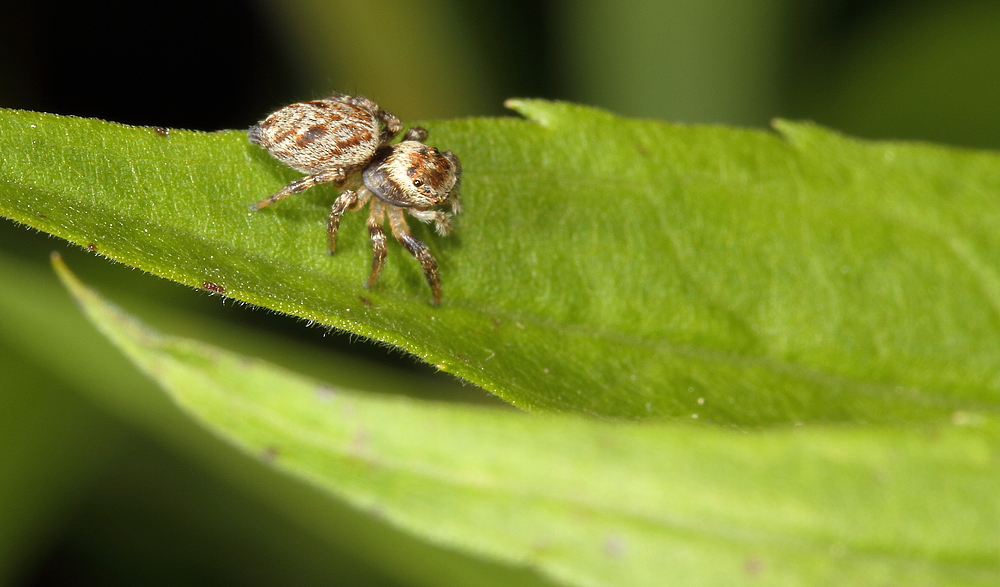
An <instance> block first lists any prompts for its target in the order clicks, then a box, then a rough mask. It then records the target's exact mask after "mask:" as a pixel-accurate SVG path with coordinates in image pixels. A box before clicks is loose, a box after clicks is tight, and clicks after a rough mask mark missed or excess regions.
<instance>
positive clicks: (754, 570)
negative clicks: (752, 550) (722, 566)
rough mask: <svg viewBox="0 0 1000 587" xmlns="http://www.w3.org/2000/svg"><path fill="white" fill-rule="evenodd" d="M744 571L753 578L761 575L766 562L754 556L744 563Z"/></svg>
mask: <svg viewBox="0 0 1000 587" xmlns="http://www.w3.org/2000/svg"><path fill="white" fill-rule="evenodd" d="M743 570H744V571H745V572H746V574H748V575H750V576H751V577H754V576H756V575H759V574H760V573H761V571H763V570H764V561H762V560H760V559H759V558H757V557H755V556H752V557H750V558H748V559H747V560H745V561H743Z"/></svg>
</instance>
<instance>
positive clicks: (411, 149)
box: [247, 94, 462, 305]
mask: <svg viewBox="0 0 1000 587" xmlns="http://www.w3.org/2000/svg"><path fill="white" fill-rule="evenodd" d="M401 128H402V125H401V124H400V122H399V119H398V118H396V117H395V116H394V115H393V114H392V113H390V112H388V111H386V110H382V109H381V108H380V107H379V106H378V105H377V104H375V102H372V101H371V100H369V99H368V98H365V97H363V96H344V95H341V94H334V95H333V96H331V97H330V98H327V99H325V100H313V101H311V102H302V103H298V104H292V105H291V106H286V107H285V108H282V109H281V110H278V111H277V112H275V113H273V114H271V115H270V116H268V117H267V118H266V119H264V120H263V121H262V122H261V123H260V124H258V125H256V126H253V127H251V128H250V130H249V132H248V133H247V138H248V139H249V140H250V142H251V143H254V144H256V145H260V146H262V147H264V148H265V149H267V151H268V152H269V153H270V154H271V155H272V156H273V157H274V158H275V159H277V160H279V161H281V162H282V163H285V164H286V165H288V166H290V167H292V168H293V169H296V170H297V171H300V172H302V173H306V174H308V175H306V176H305V177H303V178H301V179H297V180H295V181H293V182H291V183H289V184H288V185H286V186H285V187H283V188H282V189H280V190H278V191H277V192H275V193H274V194H272V195H271V196H269V197H267V198H264V199H263V200H260V201H259V202H257V203H256V204H254V205H253V206H251V208H252V209H254V210H259V209H261V208H264V207H267V206H269V205H271V204H273V203H274V202H277V201H278V200H281V199H284V198H286V197H288V196H290V195H292V194H296V193H299V192H302V191H305V190H307V189H309V188H311V187H313V186H315V185H318V184H320V183H326V182H332V183H333V184H334V185H336V186H338V187H341V186H344V185H346V184H348V183H349V182H350V183H351V187H350V189H346V190H344V191H343V192H342V193H341V195H340V196H339V197H338V198H337V199H336V201H335V202H334V203H333V207H332V208H331V210H330V215H329V218H328V219H327V234H328V240H329V248H330V253H331V254H332V253H333V252H334V251H336V249H337V231H338V229H339V227H340V218H341V216H343V214H344V213H345V212H347V211H355V210H359V209H361V208H363V207H364V206H365V205H367V204H369V203H370V205H371V209H370V212H369V215H368V223H367V224H368V233H369V237H370V238H371V244H372V251H373V258H372V268H371V273H370V274H369V277H368V281H367V283H366V286H367V287H371V286H372V285H374V284H375V282H376V281H377V280H378V277H379V275H380V274H381V273H382V267H383V266H384V264H385V257H386V246H385V240H386V238H385V232H384V231H383V228H382V227H383V224H384V222H385V217H386V216H388V217H389V227H390V229H391V230H392V234H393V236H394V237H395V238H396V240H398V241H399V242H400V244H402V245H403V247H404V248H405V249H406V250H407V251H409V252H410V254H411V255H413V256H414V257H415V258H416V259H417V260H418V261H419V262H420V266H421V268H422V269H423V272H424V276H425V277H426V278H427V283H428V284H429V285H430V287H431V292H432V293H433V295H434V304H435V305H436V304H438V303H440V301H441V278H440V275H439V273H438V267H437V261H435V259H434V257H433V256H432V255H431V253H430V250H429V249H428V248H427V245H425V244H424V243H422V242H421V241H420V240H419V239H417V238H416V237H415V236H413V233H412V232H410V229H409V226H407V224H406V219H405V217H404V214H403V212H404V211H405V212H407V213H409V214H410V215H411V216H413V217H414V218H416V219H418V220H420V221H422V222H433V223H434V227H435V229H436V230H437V232H438V234H441V235H447V234H448V233H449V232H450V230H451V216H452V214H457V213H459V212H460V211H461V206H460V203H459V200H458V194H457V193H456V192H455V188H456V186H457V185H458V180H459V178H460V177H461V174H462V168H461V164H460V163H459V161H458V157H456V156H455V154H454V153H452V152H451V151H445V152H443V153H442V152H440V151H438V150H437V149H435V148H434V147H428V146H427V145H425V144H424V143H423V141H424V140H426V138H427V131H426V130H424V129H423V128H420V127H414V128H411V129H409V130H408V131H407V132H406V135H405V136H404V137H403V140H402V142H400V143H398V144H395V145H390V144H389V141H391V140H392V139H393V138H394V137H395V136H396V135H397V134H398V133H399V131H400V129H401ZM358 175H360V181H358V179H359V178H358ZM372 196H374V197H372ZM442 204H447V205H448V206H450V208H451V210H452V213H451V214H449V213H447V212H442V211H441V210H436V209H433V208H434V207H435V206H438V205H442Z"/></svg>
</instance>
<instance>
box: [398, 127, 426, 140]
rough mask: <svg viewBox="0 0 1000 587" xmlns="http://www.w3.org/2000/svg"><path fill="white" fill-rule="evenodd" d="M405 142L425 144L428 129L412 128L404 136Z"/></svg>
mask: <svg viewBox="0 0 1000 587" xmlns="http://www.w3.org/2000/svg"><path fill="white" fill-rule="evenodd" d="M403 140H404V141H420V142H424V141H426V140H427V129H426V128H424V127H422V126H414V127H410V128H409V129H408V130H407V131H406V134H405V135H403Z"/></svg>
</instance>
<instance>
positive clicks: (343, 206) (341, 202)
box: [326, 188, 372, 255]
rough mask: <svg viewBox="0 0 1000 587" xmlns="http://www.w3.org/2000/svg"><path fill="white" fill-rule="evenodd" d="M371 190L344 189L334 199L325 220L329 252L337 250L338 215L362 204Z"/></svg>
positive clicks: (369, 195) (365, 201) (368, 196)
mask: <svg viewBox="0 0 1000 587" xmlns="http://www.w3.org/2000/svg"><path fill="white" fill-rule="evenodd" d="M371 195H372V194H371V192H369V191H368V190H366V189H364V188H362V189H360V190H357V191H355V190H344V192H343V193H342V194H340V196H339V197H338V198H337V199H336V200H334V202H333V207H332V208H330V216H329V218H327V221H326V234H327V237H328V238H329V242H330V254H331V255H332V254H333V253H334V252H335V251H336V250H337V230H338V229H339V228H340V217H341V216H343V215H344V212H346V211H347V210H357V209H358V208H360V207H361V206H364V205H365V203H367V202H368V199H369V198H371Z"/></svg>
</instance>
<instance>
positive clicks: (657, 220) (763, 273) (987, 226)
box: [0, 101, 1000, 425]
mask: <svg viewBox="0 0 1000 587" xmlns="http://www.w3.org/2000/svg"><path fill="white" fill-rule="evenodd" d="M512 106H513V107H515V108H516V109H517V110H519V111H520V112H521V113H523V114H525V115H526V116H527V117H528V120H520V119H513V118H508V119H467V120H453V121H444V122H436V123H430V124H427V125H426V126H427V127H428V128H429V130H430V132H431V134H430V137H431V138H430V140H429V141H428V142H429V143H430V144H432V145H434V146H437V147H440V148H442V149H451V150H453V151H454V152H455V153H457V154H458V155H459V156H460V157H461V159H462V163H463V168H464V175H463V185H462V190H463V199H464V203H465V212H464V213H463V214H462V215H461V216H460V217H458V225H457V230H456V232H455V233H454V234H453V235H452V236H450V237H438V236H436V235H434V234H433V232H432V231H431V230H429V229H428V227H426V226H423V225H420V226H417V227H416V229H417V235H418V236H419V237H420V238H421V239H423V240H425V241H426V242H427V243H428V244H429V246H430V248H431V250H432V252H433V253H434V255H435V256H436V257H437V259H438V261H439V263H440V265H441V272H442V276H443V281H444V288H445V299H444V303H443V304H442V306H441V307H437V308H435V307H432V306H431V305H429V304H428V298H429V292H428V290H427V286H426V284H425V283H424V280H423V276H422V274H421V272H420V269H419V266H418V264H417V263H416V262H415V261H414V260H413V259H412V258H410V257H409V256H408V255H407V254H406V252H405V250H403V249H402V248H401V247H400V246H398V245H397V244H396V243H394V242H391V243H390V244H389V245H390V246H389V260H388V265H387V267H386V271H385V272H384V275H383V277H382V279H381V281H380V282H379V283H378V284H377V285H376V287H374V288H373V289H372V290H365V289H364V288H363V287H362V285H361V284H362V282H363V281H364V279H365V278H366V276H367V273H368V267H369V264H370V257H371V252H370V248H369V245H368V242H367V231H366V230H365V228H364V214H350V215H348V216H347V217H346V218H345V220H344V222H343V224H342V226H341V236H340V248H339V250H338V253H337V255H336V256H334V257H330V256H328V255H326V254H325V250H326V244H325V241H326V235H325V231H324V223H325V218H326V215H327V212H328V210H329V206H330V204H331V202H332V201H333V199H334V198H335V196H336V192H335V191H334V190H333V189H332V188H329V187H320V188H316V189H313V190H310V191H308V192H306V193H304V194H300V195H298V196H295V197H294V198H289V199H288V200H285V201H282V202H279V203H278V204H276V205H274V206H271V207H270V208H267V209H264V210H261V211H258V212H251V211H249V210H248V205H249V204H250V203H252V202H254V201H256V200H258V199H260V198H261V197H263V196H265V195H267V194H269V193H271V192H273V191H275V190H276V189H278V188H279V187H281V186H282V185H284V184H285V183H287V182H288V181H290V180H291V179H294V178H295V177H297V174H296V173H295V172H293V171H291V170H289V169H287V168H284V167H282V166H281V165H280V164H278V163H277V162H275V161H273V160H271V159H270V158H269V157H268V156H267V154H266V153H264V152H263V151H262V150H261V149H259V148H257V147H255V146H253V145H250V144H249V143H247V141H246V137H245V135H244V133H242V132H236V131H226V132H219V133H211V134H206V133H196V132H186V131H175V130H171V131H169V133H164V132H157V131H155V130H154V129H150V128H135V127H127V126H122V125H118V124H113V123H107V122H102V121H97V120H87V119H78V118H69V117H58V116H52V115H46V114H37V113H30V112H19V111H10V110H5V111H0V214H2V215H5V216H8V217H10V218H13V219H15V220H17V221H20V222H23V223H26V224H29V225H31V226H34V227H36V228H38V229H40V230H43V231H46V232H49V233H52V234H55V235H57V236H60V237H63V238H66V239H68V240H70V241H72V242H75V243H78V244H80V245H81V246H85V247H88V248H91V249H93V250H95V251H97V252H98V253H100V254H103V255H106V256H108V257H110V258H112V259H115V260H118V261H121V262H123V263H126V264H129V265H132V266H135V267H138V268H141V269H143V270H146V271H149V272H151V273H154V274H157V275H161V276H163V277H166V278H169V279H173V280H176V281H179V282H181V283H185V284H188V285H191V286H194V287H202V288H206V289H210V290H212V291H218V292H223V291H224V292H225V295H227V296H231V297H233V298H236V299H239V300H243V301H246V302H250V303H253V304H257V305H260V306H264V307H268V308H272V309H275V310H278V311H281V312H287V313H290V314H293V315H296V316H301V317H303V318H305V319H307V320H310V321H315V322H318V323H322V324H326V325H330V326H333V327H336V328H341V329H346V330H349V331H351V332H355V333H358V334H361V335H364V336H368V337H372V338H375V339H378V340H382V341H385V342H388V343H390V344H393V345H396V346H398V347H400V348H403V349H405V350H407V351H409V352H412V353H414V354H415V355H417V356H419V357H421V358H423V359H424V360H426V361H428V362H429V363H431V364H434V365H437V366H438V367H439V368H440V369H442V370H444V371H448V372H450V373H454V374H456V375H459V376H461V377H463V378H465V379H467V380H469V381H472V382H474V383H476V384H478V385H480V386H482V387H484V388H485V389H487V390H490V391H492V392H494V393H496V394H498V395H499V396H501V397H502V398H504V399H505V400H507V401H509V402H511V403H513V404H515V405H517V406H520V407H522V408H525V409H529V410H533V411H572V412H578V413H587V414H594V415H599V416H603V417H612V418H616V417H624V418H637V419H641V418H654V419H656V418H685V419H693V418H695V417H697V418H700V419H701V421H706V420H710V421H713V422H718V423H725V424H736V425H766V424H771V423H789V422H809V421H813V422H815V421H848V422H858V421H867V422H877V421H907V420H913V419H928V420H930V419H937V418H940V417H943V416H945V415H947V414H951V413H952V412H954V411H956V410H967V409H971V410H978V409H987V410H995V409H996V408H997V407H998V404H1000V276H998V274H997V269H996V267H997V265H998V264H1000V239H998V237H997V235H998V234H1000V231H998V228H1000V156H998V155H997V154H995V153H986V152H972V151H962V150H957V149H949V148H943V147H935V146H929V145H921V144H903V143H868V142H862V141H856V140H852V139H848V138H844V137H842V136H840V135H837V134H835V133H832V132H830V131H827V130H824V129H821V128H817V127H814V126H810V125H803V124H793V123H788V122H781V123H779V124H778V125H777V128H778V131H779V133H780V136H779V134H774V133H769V132H764V131H756V130H739V129H732V128H723V127H699V126H692V127H687V126H678V125H672V124H666V123H659V122H653V121H644V120H630V119H623V118H619V117H616V116H613V115H610V114H608V113H605V112H602V111H598V110H593V109H589V108H584V107H578V106H572V105H567V104H559V103H547V102H540V101H515V102H512Z"/></svg>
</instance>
